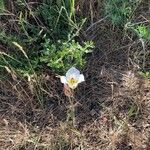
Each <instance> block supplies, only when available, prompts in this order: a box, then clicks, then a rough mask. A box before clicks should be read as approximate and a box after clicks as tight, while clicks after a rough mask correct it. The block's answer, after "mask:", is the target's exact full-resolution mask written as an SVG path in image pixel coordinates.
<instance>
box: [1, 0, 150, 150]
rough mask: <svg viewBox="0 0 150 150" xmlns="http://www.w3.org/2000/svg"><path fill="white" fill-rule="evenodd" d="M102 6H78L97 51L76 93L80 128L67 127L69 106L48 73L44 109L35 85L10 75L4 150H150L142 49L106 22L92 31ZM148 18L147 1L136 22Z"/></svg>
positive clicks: (43, 80)
mask: <svg viewBox="0 0 150 150" xmlns="http://www.w3.org/2000/svg"><path fill="white" fill-rule="evenodd" d="M101 3H102V1H101V2H100V1H99V4H98V3H97V1H96V0H93V1H89V2H87V1H85V0H79V1H78V3H77V6H76V7H78V9H80V11H79V12H78V13H81V14H82V15H83V16H86V17H89V20H90V24H91V26H90V28H89V26H88V27H87V28H86V29H88V30H87V31H86V29H85V32H84V34H85V35H86V38H87V39H90V40H93V41H94V43H95V45H96V47H95V51H94V52H93V53H92V54H90V55H88V56H87V60H88V63H87V64H86V67H85V69H84V70H83V74H84V75H85V78H86V82H84V83H83V84H80V85H79V87H78V88H77V89H76V91H75V103H76V104H75V105H76V107H75V108H76V127H72V125H71V123H70V122H67V121H66V117H67V108H68V107H69V102H68V99H67V97H66V96H65V95H64V93H63V85H62V84H61V83H60V81H59V79H58V78H56V77H55V75H54V74H53V73H51V71H50V70H49V69H45V70H44V71H43V74H42V75H40V76H38V79H39V81H40V85H42V90H43V93H44V94H43V98H44V104H43V107H40V106H39V104H38V103H37V100H36V96H35V91H36V89H35V86H34V84H36V83H35V82H34V81H32V79H31V81H30V83H29V82H28V81H26V80H25V79H22V78H21V79H20V78H17V77H16V76H15V74H13V72H12V71H10V72H11V73H10V72H9V73H10V74H9V76H8V78H9V80H7V81H1V82H0V150H4V149H5V150H149V149H150V80H149V79H147V78H143V77H141V76H140V75H139V74H138V73H137V70H138V65H139V64H137V61H136V58H135V57H136V56H135V55H136V52H139V51H142V46H141V43H139V42H136V40H135V39H134V37H132V35H130V34H128V35H123V34H122V31H121V30H120V29H119V28H116V27H114V26H113V25H111V24H110V23H109V22H108V21H107V20H106V19H104V20H102V21H101V22H99V23H97V24H95V25H93V23H94V22H96V21H98V20H100V19H101V18H102V15H101V13H98V12H100V11H101V9H102V8H101V7H102V5H101ZM10 5H11V4H10ZM86 10H87V11H86ZM88 10H90V11H88ZM148 11H149V12H148ZM87 12H88V13H87ZM13 13H14V12H13ZM149 14H150V10H149V9H148V1H147V3H146V1H145V2H143V6H141V8H139V11H137V14H136V19H137V20H140V21H143V20H142V19H143V18H145V19H147V20H146V21H147V23H148V24H149V18H150V15H149ZM136 19H135V20H136ZM5 21H6V20H5ZM8 24H9V23H8ZM13 25H14V26H15V28H17V26H16V25H15V23H14V24H12V26H13ZM13 29H14V28H13ZM1 47H2V48H3V49H4V50H5V49H7V48H5V47H4V46H1ZM147 49H149V45H147ZM139 59H140V58H139ZM149 61H150V60H149V59H147V60H146V65H147V67H146V68H147V69H149V67H150V65H149V64H150V63H149ZM7 71H9V70H7Z"/></svg>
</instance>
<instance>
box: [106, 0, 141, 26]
mask: <svg viewBox="0 0 150 150" xmlns="http://www.w3.org/2000/svg"><path fill="white" fill-rule="evenodd" d="M140 2H141V0H106V2H105V13H106V15H108V17H109V19H110V20H111V22H112V23H113V24H114V25H118V26H122V27H123V26H124V25H125V24H126V23H127V22H128V21H129V20H131V18H132V16H133V14H134V11H135V10H136V8H137V6H138V5H139V3H140Z"/></svg>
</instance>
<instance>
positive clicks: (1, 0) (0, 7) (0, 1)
mask: <svg viewBox="0 0 150 150" xmlns="http://www.w3.org/2000/svg"><path fill="white" fill-rule="evenodd" d="M4 10H5V6H4V0H0V13H1V12H3V11H4Z"/></svg>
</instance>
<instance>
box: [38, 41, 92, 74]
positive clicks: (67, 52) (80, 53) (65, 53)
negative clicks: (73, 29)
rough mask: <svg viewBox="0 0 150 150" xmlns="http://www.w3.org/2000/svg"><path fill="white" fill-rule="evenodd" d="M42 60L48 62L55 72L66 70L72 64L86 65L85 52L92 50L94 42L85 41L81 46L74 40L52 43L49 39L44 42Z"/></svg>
mask: <svg viewBox="0 0 150 150" xmlns="http://www.w3.org/2000/svg"><path fill="white" fill-rule="evenodd" d="M43 48H44V49H43V50H42V56H41V57H40V60H41V62H44V63H46V64H47V66H49V67H51V68H52V69H53V70H54V71H55V72H58V73H60V72H65V71H67V70H68V69H69V68H70V67H71V66H77V67H83V66H84V65H85V62H86V61H85V57H84V56H85V54H86V53H89V52H91V48H93V43H92V42H85V43H84V45H83V46H81V45H80V44H79V43H78V42H75V41H74V40H72V41H70V42H62V41H58V42H57V45H54V44H51V42H50V40H49V39H46V41H45V43H43Z"/></svg>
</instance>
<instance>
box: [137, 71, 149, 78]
mask: <svg viewBox="0 0 150 150" xmlns="http://www.w3.org/2000/svg"><path fill="white" fill-rule="evenodd" d="M139 74H140V75H141V76H143V77H145V78H149V79H150V71H146V72H143V71H140V72H139Z"/></svg>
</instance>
